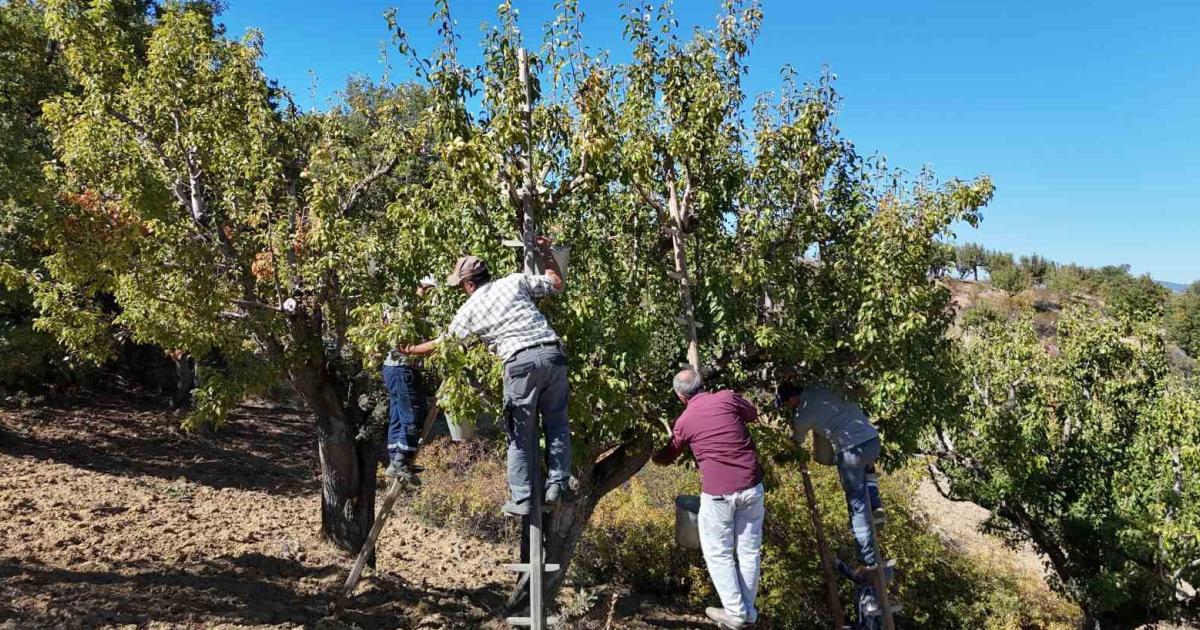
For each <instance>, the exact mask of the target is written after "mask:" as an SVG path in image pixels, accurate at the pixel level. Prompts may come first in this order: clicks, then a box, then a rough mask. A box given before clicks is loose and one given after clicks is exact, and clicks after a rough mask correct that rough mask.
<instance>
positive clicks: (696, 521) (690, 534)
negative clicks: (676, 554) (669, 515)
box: [675, 494, 700, 549]
mask: <svg viewBox="0 0 1200 630" xmlns="http://www.w3.org/2000/svg"><path fill="white" fill-rule="evenodd" d="M675 544H676V545H678V546H680V547H682V548H684V549H700V497H698V496H696V495H694V494H681V495H679V496H677V497H675Z"/></svg>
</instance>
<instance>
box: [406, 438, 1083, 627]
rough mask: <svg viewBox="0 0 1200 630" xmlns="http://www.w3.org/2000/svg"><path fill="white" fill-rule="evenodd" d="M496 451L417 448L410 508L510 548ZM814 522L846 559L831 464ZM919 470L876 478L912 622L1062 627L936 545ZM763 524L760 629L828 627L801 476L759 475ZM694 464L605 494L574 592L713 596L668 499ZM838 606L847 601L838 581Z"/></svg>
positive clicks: (1047, 611)
mask: <svg viewBox="0 0 1200 630" xmlns="http://www.w3.org/2000/svg"><path fill="white" fill-rule="evenodd" d="M502 457H503V455H502V449H501V448H500V447H499V446H498V445H495V444H489V443H486V442H483V443H478V442H477V443H473V444H450V443H447V442H435V443H434V444H433V445H432V446H431V447H429V448H428V449H426V450H424V451H423V452H422V455H421V458H422V460H421V461H422V463H423V464H424V465H426V466H427V471H426V472H425V474H424V475H423V479H424V481H425V483H424V485H423V486H422V488H421V490H420V492H419V493H418V494H417V495H416V497H415V498H414V500H413V504H412V505H413V508H414V509H415V510H416V511H417V512H418V514H419V515H420V516H421V517H422V518H423V519H424V520H426V521H427V522H429V523H430V524H437V525H445V524H450V525H451V526H453V527H456V528H458V529H460V530H461V531H464V532H467V533H469V534H472V535H475V536H478V537H481V538H483V539H485V540H489V541H503V542H509V543H515V542H516V541H517V540H518V538H519V533H518V532H516V531H515V528H514V527H513V525H512V524H513V522H514V521H513V520H512V519H505V518H504V517H503V516H502V515H501V514H500V512H499V505H500V503H502V502H503V501H504V497H505V488H504V484H503V461H502ZM812 474H813V480H814V484H815V486H816V491H817V496H818V503H819V506H820V511H821V518H822V521H823V523H824V526H825V531H826V535H827V536H829V537H831V539H832V542H831V544H832V545H833V549H834V551H835V552H837V553H838V554H840V556H841V557H843V558H851V557H853V554H854V551H853V541H852V540H851V538H850V532H849V529H848V528H847V527H846V525H845V523H846V502H845V498H844V495H843V494H842V490H841V486H840V485H839V482H838V480H837V475H836V473H835V471H834V470H833V469H832V468H828V467H823V466H818V467H816V468H815V469H814V470H813V472H812ZM921 474H922V473H921V472H919V471H917V470H915V469H914V470H912V471H907V472H904V473H902V474H899V475H895V476H888V477H886V478H885V479H884V486H883V493H884V499H885V502H886V503H887V509H888V518H889V524H888V526H887V528H886V529H885V530H884V542H883V544H884V545H886V549H887V551H888V555H889V557H896V558H897V559H898V563H899V566H901V567H903V569H904V570H903V571H901V572H899V573H898V575H899V578H898V584H897V588H898V589H899V591H898V594H899V595H900V599H901V600H902V601H903V602H904V606H905V614H904V618H905V619H907V620H910V621H911V623H912V624H913V627H921V628H935V629H936V628H945V629H946V630H956V629H958V628H988V629H996V630H1000V629H1005V630H1016V629H1018V628H1031V627H1032V628H1046V629H1048V630H1049V629H1052V630H1067V629H1068V628H1074V627H1076V626H1077V617H1078V610H1077V609H1074V608H1073V607H1072V606H1070V605H1069V604H1068V603H1066V602H1065V601H1064V600H1062V599H1060V598H1058V597H1056V596H1054V595H1053V594H1051V593H1050V592H1048V590H1047V589H1046V587H1045V586H1044V585H1043V584H1042V583H1041V581H1040V580H1039V579H1038V578H1037V577H1036V576H1027V575H1021V574H1020V573H1019V572H1018V571H1017V570H1016V569H1013V568H1010V567H1009V566H1008V565H1006V564H1004V563H997V562H996V559H995V558H994V557H992V556H990V555H987V556H984V555H981V556H979V557H976V556H973V555H968V554H964V553H963V552H961V551H959V550H957V549H954V548H951V547H950V546H948V544H947V543H945V542H943V541H942V540H941V539H940V538H939V537H938V536H937V535H936V534H935V533H934V532H933V530H932V528H931V526H930V524H929V523H928V521H927V520H926V518H925V517H924V516H923V515H922V514H921V513H920V512H919V510H918V509H917V507H916V506H915V505H914V504H913V503H912V499H911V497H913V496H914V494H915V490H916V484H917V482H918V479H919V478H920V476H921ZM768 478H769V480H768V484H767V485H768V488H767V519H766V522H765V524H764V526H765V537H766V542H765V547H764V559H763V573H762V582H761V586H760V591H759V601H758V605H759V608H760V610H761V611H762V618H763V623H768V622H769V623H770V624H771V625H770V626H764V627H769V628H808V627H824V626H827V625H828V624H829V623H830V621H829V613H828V610H827V609H826V605H825V595H824V594H825V590H824V589H825V585H824V581H823V579H822V576H821V568H820V564H819V562H818V558H817V555H816V548H815V542H814V539H813V535H812V521H811V518H810V517H809V514H808V509H807V507H806V501H805V499H804V495H803V488H802V485H801V482H800V477H799V473H798V472H797V471H796V470H795V469H793V468H790V467H786V468H785V467H774V468H773V469H772V470H771V472H770V474H769V475H768ZM698 486H699V475H698V473H697V471H696V470H695V469H686V470H685V469H680V468H678V467H671V468H661V467H657V466H655V467H649V468H646V469H644V470H642V471H641V472H640V473H638V474H637V475H636V476H634V477H633V478H632V479H630V480H629V481H628V482H627V483H626V484H624V485H622V486H621V487H619V488H617V489H616V490H614V491H613V492H611V493H610V494H609V495H608V496H606V497H605V498H604V499H603V500H602V501H601V502H600V503H599V505H597V506H596V512H595V514H594V515H593V516H592V519H591V520H590V522H589V523H588V527H587V529H586V530H584V532H583V538H582V540H581V541H580V543H579V553H578V556H577V558H576V560H575V561H574V562H573V563H572V570H571V579H572V582H573V583H574V584H576V585H577V586H581V587H590V586H592V585H600V584H603V585H613V584H619V585H623V586H628V587H631V588H633V589H635V590H636V591H638V592H640V593H653V594H658V595H661V596H666V597H676V598H679V599H684V598H686V599H688V600H690V601H691V602H693V603H694V604H695V605H697V606H711V605H713V603H714V602H715V601H716V599H715V598H716V596H715V594H714V593H713V592H712V586H711V582H710V581H709V577H708V574H707V571H706V570H705V568H704V560H703V558H702V557H701V555H700V552H698V551H689V550H684V549H681V548H679V547H676V546H675V544H674V540H675V530H674V526H675V525H674V523H675V520H674V519H675V516H674V515H675V502H674V500H675V497H676V496H678V495H680V494H695V492H696V490H697V488H698ZM840 597H841V600H842V601H843V602H846V603H847V611H846V612H847V613H849V606H848V604H849V602H851V601H852V589H851V588H850V586H849V583H847V582H844V581H842V582H841V593H840Z"/></svg>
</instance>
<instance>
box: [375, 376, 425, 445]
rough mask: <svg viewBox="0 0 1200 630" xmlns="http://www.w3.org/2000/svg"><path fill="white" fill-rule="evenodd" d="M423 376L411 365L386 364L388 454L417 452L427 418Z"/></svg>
mask: <svg viewBox="0 0 1200 630" xmlns="http://www.w3.org/2000/svg"><path fill="white" fill-rule="evenodd" d="M420 381H421V375H420V373H419V372H418V371H417V370H416V369H415V368H412V367H410V366H407V365H385V366H383V384H384V385H385V386H386V387H387V391H388V436H387V451H388V457H389V458H391V459H397V458H399V457H400V456H401V455H404V454H406V453H407V454H409V455H412V454H414V453H416V452H417V440H418V439H419V438H420V431H421V426H420V423H422V422H424V421H425V413H426V411H427V405H426V403H425V395H424V394H423V393H422V392H421V387H420Z"/></svg>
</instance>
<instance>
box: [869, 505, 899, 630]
mask: <svg viewBox="0 0 1200 630" xmlns="http://www.w3.org/2000/svg"><path fill="white" fill-rule="evenodd" d="M867 507H868V509H870V508H871V502H870V499H869V498H868V500H867ZM867 523H868V524H869V525H870V527H871V540H872V541H873V542H874V543H875V571H873V573H874V574H875V578H874V582H875V597H877V598H878V600H879V610H880V613H882V615H883V630H896V622H895V620H894V619H893V618H892V604H891V600H890V598H889V597H888V586H890V584H889V583H888V582H889V580H888V575H887V573H888V561H887V559H885V558H884V557H883V545H881V544H880V542H879V529H878V528H876V527H875V514H874V510H873V509H872V510H871V512H870V513H868V515H867Z"/></svg>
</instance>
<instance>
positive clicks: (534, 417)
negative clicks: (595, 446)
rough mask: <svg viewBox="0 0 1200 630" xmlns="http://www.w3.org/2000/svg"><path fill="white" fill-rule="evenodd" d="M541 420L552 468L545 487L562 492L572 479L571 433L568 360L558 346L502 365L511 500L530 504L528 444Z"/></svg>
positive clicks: (528, 352)
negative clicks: (558, 487)
mask: <svg viewBox="0 0 1200 630" xmlns="http://www.w3.org/2000/svg"><path fill="white" fill-rule="evenodd" d="M539 416H540V417H541V421H542V428H543V430H544V431H545V433H546V451H547V452H546V457H547V459H548V460H549V464H550V475H549V478H548V479H547V480H546V482H547V484H551V483H557V484H560V485H561V486H562V487H563V488H564V489H565V488H566V484H567V480H568V479H570V478H571V428H570V425H568V423H567V358H566V357H565V356H563V353H562V350H560V349H559V348H558V347H557V346H552V345H547V346H535V347H533V348H527V349H525V350H521V351H520V352H518V353H517V354H516V355H515V356H513V358H511V359H509V360H508V362H507V363H505V364H504V420H505V429H506V430H507V433H508V487H509V490H511V492H512V500H513V501H516V502H520V501H524V500H526V499H528V498H529V494H530V488H531V486H532V485H533V469H532V466H538V465H540V464H539V463H538V462H530V455H529V443H530V439H531V438H532V439H533V440H534V441H536V440H537V436H536V435H533V432H534V431H536V427H537V422H538V418H539Z"/></svg>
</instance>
